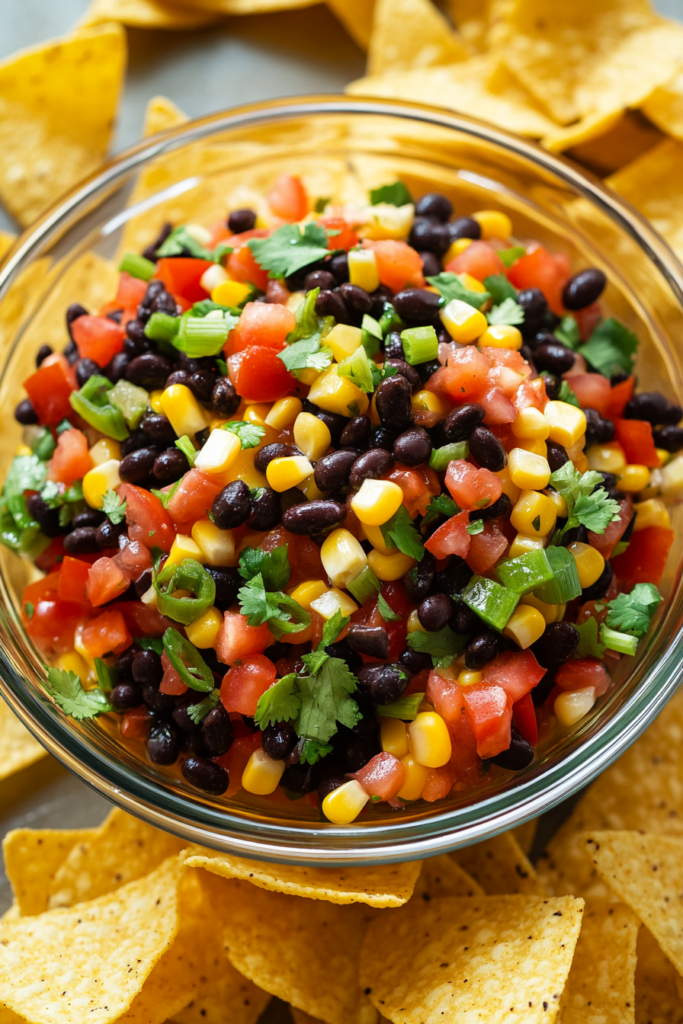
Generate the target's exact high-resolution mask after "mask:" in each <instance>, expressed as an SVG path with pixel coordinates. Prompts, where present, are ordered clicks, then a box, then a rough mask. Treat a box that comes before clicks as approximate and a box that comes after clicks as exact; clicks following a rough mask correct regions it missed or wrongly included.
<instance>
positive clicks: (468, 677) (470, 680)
mask: <svg viewBox="0 0 683 1024" xmlns="http://www.w3.org/2000/svg"><path fill="white" fill-rule="evenodd" d="M483 678H484V676H483V674H482V673H481V672H475V671H473V670H472V669H469V668H464V669H463V670H462V672H459V673H458V686H479V683H480V682H481V681H482V679H483Z"/></svg>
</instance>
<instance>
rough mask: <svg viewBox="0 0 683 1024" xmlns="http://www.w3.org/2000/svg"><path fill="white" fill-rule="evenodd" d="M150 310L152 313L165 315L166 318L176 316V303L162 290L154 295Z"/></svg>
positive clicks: (168, 293) (169, 294)
mask: <svg viewBox="0 0 683 1024" xmlns="http://www.w3.org/2000/svg"><path fill="white" fill-rule="evenodd" d="M150 309H151V311H152V312H153V313H166V315H167V316H177V315H178V310H177V307H176V301H175V299H174V298H173V296H172V295H171V293H170V292H167V291H166V289H163V290H162V291H160V292H159V293H158V294H157V295H156V297H155V298H154V301H153V302H152V305H151V306H150Z"/></svg>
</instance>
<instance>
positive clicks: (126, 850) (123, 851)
mask: <svg viewBox="0 0 683 1024" xmlns="http://www.w3.org/2000/svg"><path fill="white" fill-rule="evenodd" d="M184 845H185V844H184V843H183V842H182V840H180V839H176V837H175V836H172V835H169V834H168V833H167V832H162V831H161V830H160V829H158V828H154V827H153V826H152V825H147V824H146V823H145V822H144V821H140V820H139V819H138V818H134V817H133V816H132V815H131V814H126V812H125V811H121V810H119V809H118V808H116V809H115V810H113V811H112V812H111V814H110V815H109V816H108V818H107V819H106V821H105V822H104V823H103V824H102V825H100V827H99V829H98V830H97V834H96V835H95V836H94V837H93V838H92V839H90V840H89V841H88V842H84V843H78V845H77V846H74V848H73V849H72V850H71V852H70V853H69V855H68V857H67V858H66V860H65V861H64V863H63V864H62V866H61V867H60V868H59V870H58V871H57V873H56V875H55V877H54V879H53V880H52V884H51V885H50V907H51V908H55V907H72V906H73V905H74V904H75V903H81V902H83V901H84V900H94V899H96V898H97V897H98V896H102V895H103V894H104V893H111V892H114V891H115V890H116V889H119V888H120V887H121V886H122V885H126V884H127V883H128V882H132V881H134V880H135V879H138V878H142V877H143V875H146V874H148V873H149V872H150V871H152V870H153V869H154V868H156V867H158V866H159V864H161V862H162V861H164V860H166V859H167V858H168V857H173V856H175V855H176V854H178V853H180V851H181V850H182V849H183V847H184Z"/></svg>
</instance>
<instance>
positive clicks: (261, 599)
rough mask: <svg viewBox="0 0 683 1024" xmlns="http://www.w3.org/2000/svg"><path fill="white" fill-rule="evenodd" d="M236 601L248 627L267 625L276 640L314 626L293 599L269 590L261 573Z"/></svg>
mask: <svg viewBox="0 0 683 1024" xmlns="http://www.w3.org/2000/svg"><path fill="white" fill-rule="evenodd" d="M237 598H238V600H239V603H240V612H241V613H242V615H244V616H245V618H246V620H247V623H248V625H250V626H263V625H265V624H267V625H268V629H269V630H270V631H271V633H272V634H273V636H274V637H275V638H276V640H280V639H281V638H282V636H284V634H285V633H300V632H301V631H302V630H303V629H306V628H307V627H308V626H310V624H311V616H310V615H309V613H308V612H307V611H306V609H305V608H302V606H301V605H300V604H299V602H298V601H295V600H294V598H293V597H289V595H288V594H283V593H282V591H279V590H276V591H267V590H266V588H265V586H264V583H263V576H262V575H261V573H258V574H257V575H256V576H253V577H252V578H251V579H250V580H249V581H248V583H246V584H245V586H243V587H240V589H239V591H238V592H237Z"/></svg>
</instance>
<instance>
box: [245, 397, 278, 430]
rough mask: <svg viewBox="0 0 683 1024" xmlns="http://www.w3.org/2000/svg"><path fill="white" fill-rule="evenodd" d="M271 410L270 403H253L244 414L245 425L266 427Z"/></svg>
mask: <svg viewBox="0 0 683 1024" xmlns="http://www.w3.org/2000/svg"><path fill="white" fill-rule="evenodd" d="M270 409H271V405H270V402H252V404H251V405H248V406H247V407H246V409H245V410H244V412H243V413H242V419H243V420H244V422H245V423H254V424H255V425H256V426H257V427H265V426H266V417H267V415H268V413H269V412H270Z"/></svg>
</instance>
